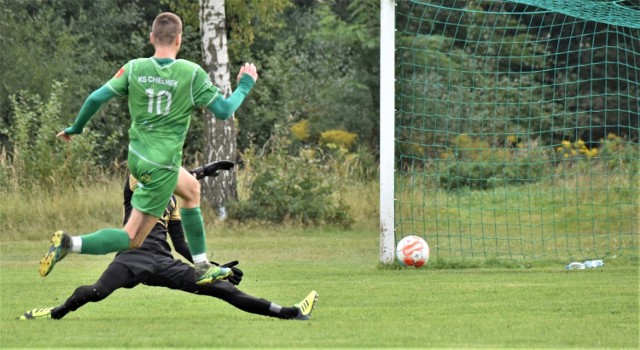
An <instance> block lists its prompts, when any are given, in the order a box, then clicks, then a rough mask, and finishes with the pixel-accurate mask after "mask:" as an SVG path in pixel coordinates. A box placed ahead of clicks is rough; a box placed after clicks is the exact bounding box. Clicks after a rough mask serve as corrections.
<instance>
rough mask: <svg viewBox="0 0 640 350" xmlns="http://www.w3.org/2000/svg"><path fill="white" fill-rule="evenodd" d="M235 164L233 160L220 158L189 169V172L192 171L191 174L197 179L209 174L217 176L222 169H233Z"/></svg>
mask: <svg viewBox="0 0 640 350" xmlns="http://www.w3.org/2000/svg"><path fill="white" fill-rule="evenodd" d="M234 166H235V164H233V162H232V161H229V160H218V161H215V162H211V163H208V164H205V165H203V166H199V167H197V168H195V169H193V170H189V173H191V175H194V176H195V177H196V179H198V180H200V179H202V178H205V177H207V176H213V177H216V176H218V173H219V172H220V170H231V169H232V168H233V167H234Z"/></svg>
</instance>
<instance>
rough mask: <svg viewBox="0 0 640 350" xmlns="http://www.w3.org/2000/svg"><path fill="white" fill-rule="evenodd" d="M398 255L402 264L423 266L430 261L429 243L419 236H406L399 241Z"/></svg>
mask: <svg viewBox="0 0 640 350" xmlns="http://www.w3.org/2000/svg"><path fill="white" fill-rule="evenodd" d="M396 256H397V257H398V262H399V263H400V265H402V266H413V267H421V266H423V265H424V264H426V263H427V261H429V245H428V244H427V242H426V241H425V240H424V239H422V238H421V237H418V236H406V237H404V238H403V239H401V240H400V242H398V246H397V247H396Z"/></svg>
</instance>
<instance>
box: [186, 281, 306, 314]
mask: <svg viewBox="0 0 640 350" xmlns="http://www.w3.org/2000/svg"><path fill="white" fill-rule="evenodd" d="M181 289H182V290H184V291H186V292H190V293H194V294H198V295H207V296H212V297H215V298H218V299H221V300H224V301H226V302H227V303H229V304H231V305H233V306H235V307H236V308H238V309H240V310H242V311H245V312H249V313H252V314H257V315H263V316H269V317H276V318H281V319H285V320H303V321H306V320H308V319H309V317H310V316H311V311H312V310H313V308H314V306H315V304H316V302H317V301H318V293H316V292H315V291H313V292H311V293H310V294H309V295H308V296H307V297H306V298H305V299H304V300H303V301H302V302H301V303H299V304H296V305H294V306H281V305H279V304H276V303H274V302H271V301H269V300H266V299H262V298H257V297H254V296H251V295H249V294H246V293H244V292H243V291H241V290H239V289H238V288H237V287H236V286H234V285H233V284H232V283H231V282H229V281H217V282H214V283H212V284H204V285H198V284H195V283H192V282H191V283H190V282H188V281H187V283H186V284H185V285H183V287H182V288H181ZM305 302H306V303H305ZM303 305H304V306H303Z"/></svg>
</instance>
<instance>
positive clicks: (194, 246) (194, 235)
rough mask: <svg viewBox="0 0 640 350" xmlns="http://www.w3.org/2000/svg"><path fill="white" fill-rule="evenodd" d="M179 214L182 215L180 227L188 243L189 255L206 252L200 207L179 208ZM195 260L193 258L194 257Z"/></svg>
mask: <svg viewBox="0 0 640 350" xmlns="http://www.w3.org/2000/svg"><path fill="white" fill-rule="evenodd" d="M180 216H181V217H182V229H183V230H184V235H185V236H186V238H187V243H188V244H189V251H190V252H191V256H193V257H195V256H196V255H199V254H204V253H205V252H206V249H205V248H206V245H205V233H204V221H203V220H202V213H201V212H200V207H196V208H180ZM194 261H195V258H194Z"/></svg>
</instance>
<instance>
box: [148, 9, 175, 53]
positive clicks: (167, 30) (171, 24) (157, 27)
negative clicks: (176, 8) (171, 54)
mask: <svg viewBox="0 0 640 350" xmlns="http://www.w3.org/2000/svg"><path fill="white" fill-rule="evenodd" d="M151 33H153V37H154V38H155V42H156V44H159V45H170V44H172V43H173V42H174V41H175V40H176V38H177V37H178V35H180V34H182V20H181V19H180V17H178V15H176V14H175V13H171V12H163V13H161V14H159V15H158V16H157V17H156V19H155V20H154V21H153V26H152V27H151Z"/></svg>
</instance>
